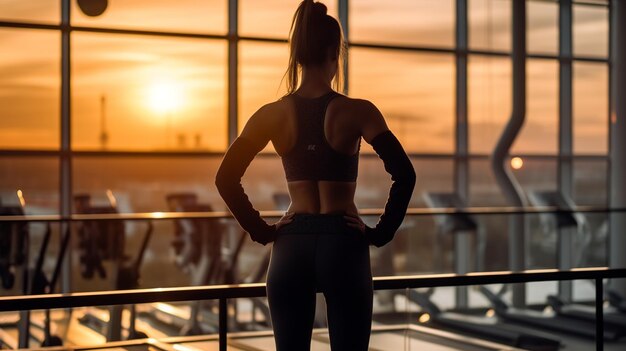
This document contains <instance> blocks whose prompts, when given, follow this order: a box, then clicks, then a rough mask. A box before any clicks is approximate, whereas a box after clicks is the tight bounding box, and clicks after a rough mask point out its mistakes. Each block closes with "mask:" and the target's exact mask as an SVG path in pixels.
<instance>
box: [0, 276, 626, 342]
mask: <svg viewBox="0 0 626 351" xmlns="http://www.w3.org/2000/svg"><path fill="white" fill-rule="evenodd" d="M605 278H626V269H624V268H620V269H609V268H607V267H597V268H579V269H572V270H569V271H558V270H554V269H546V270H534V271H523V272H508V271H505V272H482V273H470V274H465V275H456V274H437V275H424V276H398V277H376V278H374V290H389V289H394V290H395V289H406V288H419V287H436V286H458V285H483V284H497V283H503V284H509V283H526V282H538V281H551V280H559V281H560V280H577V279H594V280H595V285H596V296H595V308H596V337H595V339H596V350H597V351H602V350H603V349H604V343H603V342H604V341H603V334H604V313H603V307H602V305H603V296H604V292H603V289H604V286H603V283H602V279H605ZM265 295H266V290H265V284H264V283H256V284H240V285H217V286H199V287H182V288H157V289H137V290H123V291H120V290H116V291H102V292H83V293H69V294H49V295H31V296H11V297H0V312H5V311H18V310H33V309H52V308H71V307H84V306H106V305H119V304H137V303H149V302H163V301H168V302H173V301H191V300H208V299H219V305H218V306H219V311H218V314H219V326H218V335H219V337H218V340H219V350H220V351H226V350H227V349H228V343H227V340H228V316H227V314H228V307H227V306H228V305H227V299H229V298H238V297H261V296H265Z"/></svg>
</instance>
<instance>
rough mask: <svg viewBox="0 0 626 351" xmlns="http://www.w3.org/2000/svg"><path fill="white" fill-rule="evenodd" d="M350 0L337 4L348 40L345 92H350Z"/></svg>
mask: <svg viewBox="0 0 626 351" xmlns="http://www.w3.org/2000/svg"><path fill="white" fill-rule="evenodd" d="M348 5H349V4H348V0H338V4H337V8H338V12H339V23H340V24H341V27H342V28H343V36H344V40H345V42H346V46H347V47H346V53H345V54H346V61H345V62H344V65H343V73H344V85H343V93H344V94H346V95H347V94H348V92H349V89H348V88H349V81H350V79H349V74H348V73H349V71H348V69H349V67H348V66H349V63H348V62H349V60H348V57H349V46H348V43H349V42H350V27H349V25H348V24H349V22H348V10H349V9H348Z"/></svg>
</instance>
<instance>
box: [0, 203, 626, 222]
mask: <svg viewBox="0 0 626 351" xmlns="http://www.w3.org/2000/svg"><path fill="white" fill-rule="evenodd" d="M383 211H384V209H382V208H366V209H361V210H359V214H360V215H362V216H379V215H381V214H382V213H383ZM616 212H626V208H608V207H596V206H576V207H574V208H572V209H564V208H558V207H556V206H535V207H512V206H499V207H465V208H463V209H459V208H453V207H452V208H419V207H413V208H409V209H408V210H407V216H433V215H455V214H457V215H507V214H541V213H552V214H565V213H616ZM260 214H261V217H264V218H279V217H281V216H283V215H284V214H285V212H284V211H260ZM230 218H233V216H232V214H231V213H230V212H228V211H211V212H135V213H102V214H73V215H70V216H61V215H17V216H15V215H12V216H0V222H82V221H108V220H129V221H145V220H173V219H230Z"/></svg>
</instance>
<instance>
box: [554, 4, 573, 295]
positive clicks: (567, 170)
mask: <svg viewBox="0 0 626 351" xmlns="http://www.w3.org/2000/svg"><path fill="white" fill-rule="evenodd" d="M572 56H573V50H572V1H571V0H562V1H560V2H559V57H561V59H560V60H559V156H560V157H559V162H558V165H557V169H558V171H557V174H558V179H557V184H558V188H559V191H560V193H561V194H563V196H564V197H565V198H567V199H571V198H572V195H573V162H572V160H573V159H572V155H573V138H572V136H573V114H572V109H573V106H572V60H571V57H572ZM572 234H573V233H572V230H571V229H570V228H568V229H559V233H558V235H559V237H558V242H559V249H558V252H559V255H558V268H559V269H570V268H572ZM558 286H559V297H560V298H561V300H563V301H565V302H570V301H571V300H572V296H573V295H572V294H573V290H572V282H571V281H560V282H559V284H558Z"/></svg>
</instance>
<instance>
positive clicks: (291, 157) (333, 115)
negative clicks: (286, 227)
mask: <svg viewBox="0 0 626 351" xmlns="http://www.w3.org/2000/svg"><path fill="white" fill-rule="evenodd" d="M368 105H371V104H369V103H368V102H367V101H364V100H357V99H351V98H348V97H346V96H344V95H341V94H337V93H335V92H332V91H329V92H326V93H321V94H319V93H318V94H315V93H313V94H311V93H308V94H307V93H301V92H296V93H294V94H291V95H288V96H286V97H284V98H282V99H280V100H278V101H277V102H274V103H272V104H269V105H266V106H265V107H264V108H262V109H261V110H259V113H258V116H255V117H256V118H258V119H259V123H258V124H263V125H265V126H266V128H267V130H268V133H269V135H268V137H269V139H270V140H271V141H272V143H273V145H274V148H275V149H276V151H277V153H278V154H279V155H280V156H281V157H282V158H283V164H284V166H285V171H286V175H287V180H288V188H289V194H290V196H291V201H292V202H291V206H290V207H289V212H292V213H311V214H315V213H320V214H328V213H357V209H356V206H355V204H354V193H355V190H356V172H357V169H356V168H357V165H358V152H359V148H360V141H361V136H362V132H363V130H364V129H365V130H368V129H373V128H371V127H370V128H364V127H367V121H368V115H371V114H372V111H371V107H369V108H368ZM371 106H373V105H371ZM255 124H256V123H255ZM385 128H386V126H384V125H382V126H379V127H378V128H376V129H377V130H376V131H374V132H372V133H376V134H377V133H379V132H380V131H384V130H385ZM242 136H245V135H244V134H242ZM366 137H367V136H366ZM366 140H367V139H366Z"/></svg>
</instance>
